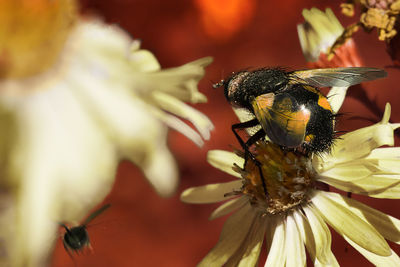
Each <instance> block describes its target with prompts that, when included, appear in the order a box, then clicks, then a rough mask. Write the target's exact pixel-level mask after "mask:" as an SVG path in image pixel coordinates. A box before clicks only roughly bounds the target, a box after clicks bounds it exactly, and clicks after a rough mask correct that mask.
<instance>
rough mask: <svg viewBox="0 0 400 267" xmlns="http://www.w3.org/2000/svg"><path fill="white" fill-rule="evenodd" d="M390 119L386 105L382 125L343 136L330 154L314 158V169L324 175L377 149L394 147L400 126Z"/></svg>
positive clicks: (388, 108)
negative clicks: (395, 136) (394, 136)
mask: <svg viewBox="0 0 400 267" xmlns="http://www.w3.org/2000/svg"><path fill="white" fill-rule="evenodd" d="M389 117H390V105H389V104H386V108H385V113H384V115H383V119H382V121H381V122H380V123H377V124H375V125H372V126H369V127H365V128H361V129H358V130H356V131H353V132H350V133H347V134H344V135H342V136H341V139H338V140H336V142H335V144H334V145H333V146H332V151H331V152H330V153H326V154H324V155H321V157H314V158H313V166H314V168H315V169H316V170H317V171H318V172H320V173H322V172H324V171H326V170H328V169H330V168H332V167H334V166H336V165H337V164H338V163H341V162H347V161H351V160H355V159H359V158H362V157H366V156H368V155H369V153H371V151H372V150H373V149H375V148H377V147H380V146H383V145H389V146H393V144H394V139H393V131H394V130H395V129H396V128H398V127H400V124H391V123H389V122H388V121H389Z"/></svg>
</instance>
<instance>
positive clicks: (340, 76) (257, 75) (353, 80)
mask: <svg viewBox="0 0 400 267" xmlns="http://www.w3.org/2000/svg"><path fill="white" fill-rule="evenodd" d="M386 75H387V73H386V72H385V71H384V70H381V69H376V68H364V67H361V68H358V67H352V68H331V69H311V70H300V71H289V72H287V71H285V70H284V69H282V68H271V69H270V68H261V69H256V70H254V71H240V72H237V73H233V74H232V75H231V76H230V77H228V78H227V79H225V80H222V81H221V82H219V83H217V84H214V85H213V87H214V88H218V87H222V86H223V87H224V94H225V97H226V99H227V100H228V102H229V103H230V104H231V105H232V106H234V107H236V108H244V109H247V110H248V111H249V112H250V113H252V114H253V115H254V118H253V119H250V120H249V121H245V122H241V123H237V124H233V125H232V131H233V133H234V134H235V136H236V138H237V139H238V141H239V143H240V145H241V146H242V148H243V149H244V150H245V164H246V162H247V159H248V157H251V159H252V160H253V161H254V162H255V163H256V165H257V166H258V169H259V171H260V176H261V180H262V183H263V187H264V192H265V195H266V196H267V189H266V185H265V181H264V178H263V176H262V171H261V166H260V163H259V162H258V161H257V160H256V159H255V157H254V155H253V154H252V153H251V152H250V151H249V148H250V147H251V146H252V145H253V144H254V143H256V142H257V141H258V140H260V139H263V138H265V136H267V137H268V138H269V139H270V140H271V141H272V142H274V143H276V144H278V145H280V146H282V147H283V148H285V149H294V150H298V151H301V152H304V153H305V154H308V153H314V152H316V153H320V152H324V151H329V149H330V147H331V145H332V144H333V140H334V137H335V116H336V115H335V114H334V112H333V111H332V108H331V106H330V104H329V102H328V99H327V98H326V97H325V96H324V95H323V94H322V93H321V92H320V91H319V89H318V87H332V86H338V87H348V86H351V85H354V84H358V83H361V82H365V81H370V80H375V79H379V78H383V77H385V76H386ZM258 125H261V128H260V129H259V130H258V131H256V132H255V133H254V134H253V135H252V136H250V137H249V139H247V141H246V142H244V141H243V139H242V138H241V137H240V136H239V134H238V132H237V130H240V129H246V128H251V127H254V126H258Z"/></svg>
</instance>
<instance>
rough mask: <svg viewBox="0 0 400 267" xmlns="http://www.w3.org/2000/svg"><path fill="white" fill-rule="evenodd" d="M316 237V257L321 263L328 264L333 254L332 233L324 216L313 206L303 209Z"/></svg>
mask: <svg viewBox="0 0 400 267" xmlns="http://www.w3.org/2000/svg"><path fill="white" fill-rule="evenodd" d="M303 210H304V212H305V214H306V216H307V220H308V222H309V223H310V228H311V230H312V232H313V235H314V240H315V247H316V253H315V257H316V258H317V259H318V261H319V262H320V263H323V264H325V263H328V262H329V255H330V254H331V253H332V252H331V240H332V239H331V232H330V231H329V228H328V226H327V225H326V223H325V222H324V220H323V218H322V216H321V215H320V214H319V212H318V210H316V209H315V208H314V207H313V206H312V205H310V206H305V207H303Z"/></svg>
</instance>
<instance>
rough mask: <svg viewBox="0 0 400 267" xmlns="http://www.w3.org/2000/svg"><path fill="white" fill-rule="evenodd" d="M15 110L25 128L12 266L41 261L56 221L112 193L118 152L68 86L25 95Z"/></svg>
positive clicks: (18, 161)
mask: <svg viewBox="0 0 400 267" xmlns="http://www.w3.org/2000/svg"><path fill="white" fill-rule="evenodd" d="M15 112H16V114H17V116H18V126H19V127H20V129H21V130H20V131H19V136H18V143H17V144H16V147H15V150H14V151H13V153H12V161H11V164H12V165H11V166H12V175H13V176H12V177H13V178H14V181H13V182H14V183H17V184H19V185H20V190H19V193H18V202H19V203H18V205H19V206H18V211H17V212H18V213H17V216H18V217H17V221H16V223H17V225H16V227H17V229H16V230H17V236H16V237H15V238H16V239H17V241H16V248H17V249H16V251H15V252H14V253H15V258H14V260H16V262H14V265H13V266H20V265H23V264H25V263H29V264H30V265H33V266H35V265H38V266H43V265H45V262H46V261H47V256H48V253H49V251H51V247H52V245H53V242H54V240H55V238H56V237H57V234H56V231H57V229H58V224H57V223H58V222H60V221H79V220H80V219H81V218H82V217H83V216H84V215H85V214H86V213H87V212H88V211H89V210H90V209H91V208H93V207H94V206H95V205H97V204H98V203H100V202H101V201H103V199H104V198H105V196H106V195H107V194H108V193H109V191H110V190H111V187H112V185H113V182H114V175H115V171H116V166H117V157H116V156H117V155H116V153H115V150H114V147H113V146H112V144H111V143H110V140H109V139H108V138H106V136H104V134H103V132H102V131H101V129H99V128H98V125H97V124H95V123H94V122H93V120H92V119H91V118H90V116H88V114H87V113H86V112H85V110H84V109H82V106H81V105H80V104H79V102H78V101H77V100H76V99H75V97H74V95H73V94H72V92H71V91H70V90H69V88H68V87H64V86H59V87H57V88H54V89H53V90H51V91H43V92H41V93H40V94H36V95H34V96H32V97H30V98H25V99H24V103H20V104H19V105H18V109H17V110H15ZM71 129H73V130H72V131H71ZM93 166H96V168H93ZM32 227H33V228H32ZM32 229H35V231H32Z"/></svg>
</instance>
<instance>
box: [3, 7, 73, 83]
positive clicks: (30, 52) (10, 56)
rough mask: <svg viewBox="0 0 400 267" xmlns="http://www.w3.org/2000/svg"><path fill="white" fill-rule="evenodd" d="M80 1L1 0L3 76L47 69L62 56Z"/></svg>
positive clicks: (18, 76) (13, 75) (17, 75)
mask: <svg viewBox="0 0 400 267" xmlns="http://www.w3.org/2000/svg"><path fill="white" fill-rule="evenodd" d="M76 2H77V1H73V0H52V1H50V0H12V1H0V40H1V42H0V78H1V79H5V78H21V77H27V76H31V75H34V74H37V73H40V72H42V71H45V70H46V69H48V68H49V67H50V66H52V65H53V64H54V62H55V61H56V60H57V59H58V56H59V54H60V51H61V50H62V48H63V47H64V44H65V41H66V39H67V37H68V33H69V32H70V30H71V29H72V26H73V25H74V22H75V20H76V17H77V4H76Z"/></svg>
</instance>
